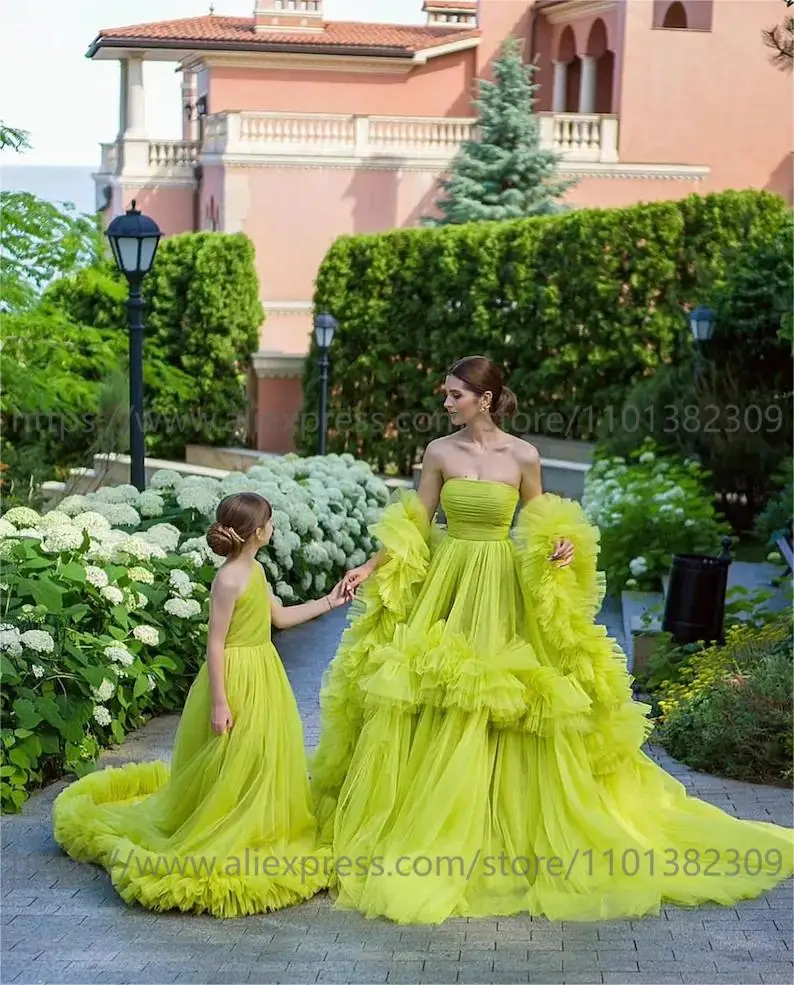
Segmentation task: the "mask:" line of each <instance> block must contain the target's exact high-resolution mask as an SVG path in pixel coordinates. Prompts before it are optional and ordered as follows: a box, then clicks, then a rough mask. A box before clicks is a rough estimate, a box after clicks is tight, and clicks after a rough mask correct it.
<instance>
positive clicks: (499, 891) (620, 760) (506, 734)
mask: <svg viewBox="0 0 794 985" xmlns="http://www.w3.org/2000/svg"><path fill="white" fill-rule="evenodd" d="M441 500H442V506H443V509H444V512H445V514H446V517H447V522H448V526H447V530H446V531H444V530H443V529H441V528H439V527H437V526H436V525H435V524H431V523H430V521H429V518H428V517H427V515H426V511H425V510H424V508H423V506H422V504H421V502H420V501H419V499H418V497H417V496H416V494H415V493H408V494H403V495H401V496H400V497H399V498H398V499H397V500H396V501H395V502H393V503H392V504H391V505H390V506H388V507H387V509H386V510H385V512H384V514H383V516H382V519H381V521H380V523H379V525H378V527H377V528H376V530H375V533H376V535H377V537H378V538H379V540H380V541H381V543H382V544H383V547H384V550H385V552H386V557H385V561H384V563H383V564H382V565H381V567H379V569H378V570H377V571H376V572H375V574H373V575H372V576H371V577H370V578H369V579H368V580H367V581H366V582H365V583H364V585H363V586H362V588H361V589H360V592H359V597H358V599H357V601H356V602H355V603H354V605H355V611H354V612H353V613H352V620H351V624H350V626H349V628H348V629H347V630H346V632H345V635H344V636H343V639H342V643H341V646H340V648H339V650H338V653H337V655H336V657H335V659H334V660H333V662H332V664H331V665H330V667H329V668H328V671H327V674H326V677H325V680H324V683H323V688H322V692H321V709H322V732H321V738H320V743H319V746H318V748H317V750H316V753H315V756H314V759H313V763H312V767H311V769H312V785H313V793H314V797H315V803H316V809H317V816H318V820H319V823H320V825H321V839H322V842H323V844H324V845H327V846H330V847H332V848H333V854H334V859H335V866H336V869H335V874H334V878H333V889H334V892H335V895H336V896H337V905H339V906H342V907H351V908H356V909H358V910H359V911H361V912H362V913H364V914H365V915H367V916H369V917H375V916H379V915H382V916H385V917H388V918H390V919H392V920H394V921H397V922H400V923H439V922H441V921H443V920H444V919H445V918H447V917H451V916H469V917H478V916H486V915H491V916H493V915H507V914H516V913H522V912H524V913H529V914H533V915H545V916H546V917H547V918H549V919H552V920H603V919H611V918H628V917H637V916H642V915H645V914H652V913H658V912H659V909H660V906H661V904H662V903H663V902H664V901H668V902H671V903H674V904H680V905H684V906H692V905H696V904H698V903H701V902H705V901H716V902H717V903H721V904H726V905H728V904H733V903H734V901H736V900H740V899H742V898H746V897H752V896H756V895H759V894H760V893H761V892H763V891H764V890H765V889H767V888H768V887H771V886H773V885H775V884H776V883H778V882H781V881H782V880H783V879H785V878H786V877H787V876H789V875H791V873H792V863H793V860H794V832H792V831H791V830H789V829H787V828H783V827H778V826H775V825H772V824H768V823H763V822H750V821H740V820H736V819H734V818H732V817H730V816H729V815H727V814H725V813H723V812H722V811H720V810H719V809H717V808H716V807H713V806H711V805H709V804H707V803H704V802H702V801H700V800H697V799H694V798H691V797H688V796H687V794H686V791H685V789H684V787H683V786H682V785H681V784H680V783H679V782H678V781H676V780H675V779H673V778H672V777H671V776H670V775H668V774H667V773H665V772H664V771H663V770H662V769H660V768H659V766H657V765H656V764H655V763H654V762H653V761H652V760H651V759H650V758H649V757H648V756H647V755H646V754H645V753H644V752H643V751H642V748H641V747H642V745H643V742H644V740H645V739H646V738H647V736H648V733H649V720H648V712H649V711H650V709H649V708H648V706H647V705H643V704H640V703H638V702H636V701H634V700H633V698H632V693H631V686H630V685H631V679H630V677H629V675H628V672H627V668H626V661H625V656H624V654H623V653H622V651H621V650H620V649H619V647H618V646H617V644H616V643H615V642H614V641H613V640H612V639H610V638H609V637H608V636H607V632H606V630H605V628H604V627H603V626H600V625H597V624H596V622H595V617H596V615H597V612H598V609H599V607H600V605H601V602H602V601H603V582H602V579H601V578H600V577H599V575H598V574H597V571H596V557H597V551H598V531H597V530H596V529H595V528H594V527H592V526H591V525H590V524H589V523H588V522H587V521H586V518H585V517H584V514H583V513H582V510H581V508H580V507H579V505H578V504H577V503H575V502H572V501H567V500H562V499H560V498H558V497H556V496H553V495H548V494H546V495H543V496H540V497H538V498H536V499H535V500H532V501H531V502H529V503H528V504H526V505H525V506H524V507H523V509H522V510H521V512H520V514H519V517H518V520H517V523H516V527H515V532H514V534H513V535H511V531H510V527H511V523H512V520H513V516H514V512H515V508H516V505H517V501H518V493H517V491H516V490H515V489H514V488H513V487H511V486H508V485H503V484H501V483H496V482H485V481H474V480H467V479H450V480H448V481H447V482H446V483H445V485H444V487H443V490H442V497H441ZM560 537H567V538H569V539H570V540H571V541H572V542H573V543H574V545H575V548H576V558H575V560H574V562H573V563H572V564H571V565H570V566H569V567H568V568H560V567H558V566H557V565H554V564H552V563H550V562H549V560H548V557H549V555H550V554H551V553H552V550H553V545H554V543H555V542H556V540H557V539H558V538H560Z"/></svg>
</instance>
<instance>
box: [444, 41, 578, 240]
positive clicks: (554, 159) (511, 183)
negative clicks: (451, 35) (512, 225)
mask: <svg viewBox="0 0 794 985" xmlns="http://www.w3.org/2000/svg"><path fill="white" fill-rule="evenodd" d="M535 71H536V66H534V65H526V64H525V63H524V60H523V58H522V57H521V49H520V47H519V44H518V42H517V41H516V40H515V39H513V38H511V39H510V40H508V41H507V42H506V43H505V45H504V46H503V48H502V52H501V54H500V57H499V58H498V59H497V60H496V61H495V62H494V66H493V72H494V77H495V80H496V81H495V82H488V81H486V80H482V81H481V82H480V86H479V99H477V100H475V102H474V106H475V108H476V110H477V113H478V117H477V137H476V139H473V140H467V141H465V142H464V144H463V146H462V147H461V150H460V153H459V154H458V156H457V158H456V159H455V161H454V162H453V164H452V170H451V173H450V176H449V177H448V178H447V179H445V180H443V181H442V182H441V186H440V187H441V189H442V192H443V197H442V198H441V200H440V201H439V202H438V203H437V208H438V209H439V210H440V211H441V213H442V217H441V218H440V219H436V218H428V219H426V220H425V224H426V225H438V226H445V225H450V224H460V223H466V222H480V221H484V220H502V219H520V218H522V217H524V216H534V215H549V214H552V213H555V212H560V211H562V210H563V208H564V207H563V206H562V205H560V203H559V202H558V199H560V197H561V196H562V195H563V194H564V193H565V191H566V190H567V189H568V188H570V187H571V185H572V184H574V182H573V181H563V180H560V179H559V178H557V177H555V172H556V169H557V164H558V163H559V160H560V158H559V155H558V154H556V153H554V152H553V151H550V150H546V149H544V148H543V147H541V142H540V126H539V121H538V117H537V115H536V114H535V112H534V105H535V101H536V100H535V93H536V92H537V89H538V85H537V83H536V82H534V81H533V76H534V74H535Z"/></svg>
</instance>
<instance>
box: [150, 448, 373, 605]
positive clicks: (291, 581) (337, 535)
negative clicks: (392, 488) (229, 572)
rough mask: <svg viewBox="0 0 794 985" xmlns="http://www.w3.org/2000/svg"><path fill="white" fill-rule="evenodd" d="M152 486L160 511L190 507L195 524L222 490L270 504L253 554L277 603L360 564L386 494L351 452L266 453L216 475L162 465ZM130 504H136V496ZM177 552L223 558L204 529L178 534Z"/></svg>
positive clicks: (205, 520)
mask: <svg viewBox="0 0 794 985" xmlns="http://www.w3.org/2000/svg"><path fill="white" fill-rule="evenodd" d="M151 486H152V489H153V490H155V491H156V493H157V494H158V495H160V496H161V498H162V499H163V501H164V504H165V505H164V508H165V510H166V511H167V512H168V511H169V510H170V509H179V510H183V511H186V512H188V513H190V512H192V513H194V514H195V516H196V521H197V522H196V526H199V527H201V526H205V525H206V526H208V525H209V524H210V523H211V522H212V520H213V519H214V516H215V510H216V509H217V506H218V504H219V503H220V501H221V500H222V499H223V498H224V497H225V496H228V495H231V494H232V493H235V492H242V491H245V490H250V491H252V492H258V493H260V495H262V496H264V497H265V498H266V499H267V500H268V501H269V502H270V504H271V506H272V507H273V538H272V540H271V543H270V544H269V545H268V546H267V547H266V548H265V549H264V550H263V551H262V552H261V553H260V555H259V558H260V561H261V562H262V565H263V566H264V568H265V572H266V574H267V577H268V580H269V581H270V583H271V585H272V586H273V589H274V591H275V593H276V594H277V595H278V596H279V598H280V599H281V600H282V601H283V602H294V601H299V600H303V599H306V598H311V597H316V596H318V595H321V594H322V593H323V592H326V591H328V590H330V589H331V588H332V587H333V585H334V584H335V582H336V581H337V580H338V579H339V578H340V577H341V576H342V574H343V573H344V572H345V571H347V570H349V569H350V568H354V567H357V566H358V565H360V564H363V563H364V561H366V559H367V558H368V557H369V556H370V555H371V554H372V553H373V552H374V550H375V546H376V545H375V544H374V543H373V541H372V539H371V538H370V536H369V533H368V528H369V527H370V525H371V524H373V523H375V522H376V521H377V520H378V518H379V516H380V513H381V510H382V509H383V507H384V506H385V505H386V503H387V502H388V498H389V493H388V488H387V486H386V484H385V483H384V482H383V481H382V480H381V479H379V478H378V477H377V476H376V475H375V474H374V473H373V472H372V469H371V468H370V467H369V466H368V465H367V464H366V463H363V462H358V461H357V460H356V459H355V458H353V456H352V455H326V456H317V457H312V458H300V457H299V456H297V455H286V456H278V457H276V456H272V457H265V458H263V459H262V460H261V461H260V463H259V464H258V465H255V466H254V467H253V468H251V469H250V470H249V471H248V472H246V473H242V472H230V473H228V475H226V476H225V477H224V478H223V479H222V480H218V479H212V478H203V477H200V476H188V477H181V476H180V475H178V474H177V473H176V472H174V471H172V470H166V469H163V470H161V471H159V472H157V473H155V475H154V476H153V477H152V482H151ZM133 506H135V507H136V508H139V509H140V508H141V507H140V503H139V502H138V503H133ZM149 533H150V535H151V530H150V531H149ZM179 552H180V554H182V555H183V556H184V557H185V559H186V560H187V561H188V563H189V564H191V565H193V566H194V567H196V568H200V567H202V566H203V565H205V564H211V565H213V566H215V567H219V566H220V565H221V564H222V563H223V561H224V559H223V558H222V557H220V556H219V555H217V554H215V553H214V552H213V551H212V550H211V549H210V547H209V545H208V544H207V541H206V538H205V537H204V536H203V535H202V536H196V537H188V538H187V539H185V540H184V541H183V542H182V543H181V545H180V546H179Z"/></svg>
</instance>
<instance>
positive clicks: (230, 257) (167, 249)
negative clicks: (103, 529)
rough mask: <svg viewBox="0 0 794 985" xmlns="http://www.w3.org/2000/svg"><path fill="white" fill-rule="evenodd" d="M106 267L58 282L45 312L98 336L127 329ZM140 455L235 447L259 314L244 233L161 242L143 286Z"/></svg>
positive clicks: (123, 293)
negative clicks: (142, 446)
mask: <svg viewBox="0 0 794 985" xmlns="http://www.w3.org/2000/svg"><path fill="white" fill-rule="evenodd" d="M121 280H122V278H121V275H120V274H119V273H118V272H117V271H116V269H115V268H114V267H111V265H110V264H108V265H107V266H106V267H105V268H100V269H97V268H89V269H87V270H83V271H80V272H79V273H77V274H75V275H74V276H73V277H69V278H63V279H62V280H59V281H57V282H56V283H55V284H53V285H52V287H50V288H49V289H48V290H47V292H46V293H45V303H47V304H49V305H52V306H54V307H55V308H57V309H59V310H61V311H63V312H65V313H66V314H67V315H68V316H69V317H70V318H71V319H72V320H74V321H78V322H80V323H82V324H85V325H91V326H95V327H97V328H100V329H105V330H106V329H119V330H121V331H123V330H124V329H125V327H126V324H127V315H126V311H125V299H126V297H127V290H126V285H124V284H121V283H120V281H121ZM143 295H144V300H145V301H146V313H145V319H146V327H145V331H144V343H143V345H144V400H145V406H146V409H147V421H146V445H147V453H148V454H152V455H156V456H161V457H166V458H169V457H173V458H177V457H181V456H182V455H183V454H184V448H185V445H186V444H189V443H193V442H195V443H198V444H217V445H223V444H242V443H243V429H244V425H245V418H246V412H247V407H248V394H247V388H246V380H247V377H246V369H247V366H248V365H249V363H250V357H251V354H252V353H253V352H255V351H256V349H257V348H258V346H259V328H260V325H261V324H262V321H263V320H264V311H263V308H262V304H261V302H260V300H259V280H258V277H257V274H256V266H255V262H254V246H253V243H252V242H251V240H250V239H249V238H248V237H247V236H245V235H243V234H242V233H208V232H204V233H183V234H180V235H178V236H169V237H167V238H166V239H164V240H163V241H162V243H161V244H160V247H159V249H158V251H157V259H156V261H155V264H154V267H153V269H152V272H151V274H150V275H149V276H148V277H147V278H146V280H145V281H144V283H143Z"/></svg>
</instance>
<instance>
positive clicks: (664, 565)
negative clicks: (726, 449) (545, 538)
mask: <svg viewBox="0 0 794 985" xmlns="http://www.w3.org/2000/svg"><path fill="white" fill-rule="evenodd" d="M582 507H583V509H584V511H585V514H586V515H587V517H588V519H589V520H590V521H591V523H594V524H595V525H596V526H597V527H598V528H599V529H600V531H601V566H602V567H603V568H604V570H605V571H606V575H607V587H608V589H609V591H611V592H614V591H619V590H621V589H623V588H628V589H643V590H652V591H653V590H656V589H657V588H658V587H659V586H660V584H661V578H662V577H663V575H665V574H666V573H667V572H668V570H669V567H670V563H671V561H672V556H673V554H676V553H707V554H717V553H719V549H720V543H721V538H722V537H723V536H724V535H725V534H726V533H728V532H729V528H728V525H727V524H725V523H723V522H721V521H720V520H718V518H717V515H716V511H715V508H714V502H713V497H712V496H711V495H710V494H709V491H708V484H707V482H706V476H705V474H704V472H703V470H702V468H701V466H700V464H699V463H698V462H697V461H695V460H692V459H688V460H686V461H682V460H679V459H674V458H661V457H659V455H658V454H657V452H656V451H655V450H654V449H653V448H652V447H651V446H650V445H647V444H646V445H643V446H642V447H641V448H640V449H638V450H637V451H636V452H635V454H634V456H633V459H632V460H629V461H627V460H626V459H623V458H604V459H600V460H599V461H597V462H596V463H595V464H594V465H593V467H592V468H591V469H590V470H589V472H588V473H587V478H586V479H585V490H584V496H583V497H582Z"/></svg>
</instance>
